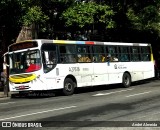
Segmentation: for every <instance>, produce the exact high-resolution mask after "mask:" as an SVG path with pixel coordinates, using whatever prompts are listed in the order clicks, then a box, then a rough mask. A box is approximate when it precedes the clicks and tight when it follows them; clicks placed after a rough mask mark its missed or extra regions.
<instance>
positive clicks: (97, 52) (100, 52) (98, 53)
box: [93, 46, 106, 62]
mask: <svg viewBox="0 0 160 130" xmlns="http://www.w3.org/2000/svg"><path fill="white" fill-rule="evenodd" d="M105 60H106V58H105V53H104V46H94V47H93V61H94V62H105Z"/></svg>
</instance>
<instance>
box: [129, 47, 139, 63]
mask: <svg viewBox="0 0 160 130" xmlns="http://www.w3.org/2000/svg"><path fill="white" fill-rule="evenodd" d="M139 49H140V48H139V47H138V46H137V47H131V60H132V61H140V60H141V58H140V50H139Z"/></svg>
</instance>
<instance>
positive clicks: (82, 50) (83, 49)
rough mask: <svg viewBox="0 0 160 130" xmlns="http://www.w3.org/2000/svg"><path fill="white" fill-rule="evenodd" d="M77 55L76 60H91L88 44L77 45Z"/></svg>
mask: <svg viewBox="0 0 160 130" xmlns="http://www.w3.org/2000/svg"><path fill="white" fill-rule="evenodd" d="M77 57H78V62H91V52H90V46H84V45H78V46H77Z"/></svg>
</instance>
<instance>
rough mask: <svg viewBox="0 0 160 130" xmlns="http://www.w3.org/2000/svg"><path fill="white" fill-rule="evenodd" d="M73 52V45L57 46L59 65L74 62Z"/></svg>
mask: <svg viewBox="0 0 160 130" xmlns="http://www.w3.org/2000/svg"><path fill="white" fill-rule="evenodd" d="M75 51H76V49H75V46H74V45H60V46H59V53H60V62H61V63H74V62H76V55H75Z"/></svg>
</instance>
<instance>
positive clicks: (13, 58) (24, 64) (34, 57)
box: [9, 50, 42, 74]
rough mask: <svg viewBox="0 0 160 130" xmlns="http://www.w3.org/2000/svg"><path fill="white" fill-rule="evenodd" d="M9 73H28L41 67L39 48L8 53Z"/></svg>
mask: <svg viewBox="0 0 160 130" xmlns="http://www.w3.org/2000/svg"><path fill="white" fill-rule="evenodd" d="M9 66H10V67H9V68H10V74H19V73H28V72H33V71H37V70H40V69H41V66H42V65H41V58H40V52H39V50H29V51H24V52H17V53H11V54H9Z"/></svg>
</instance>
